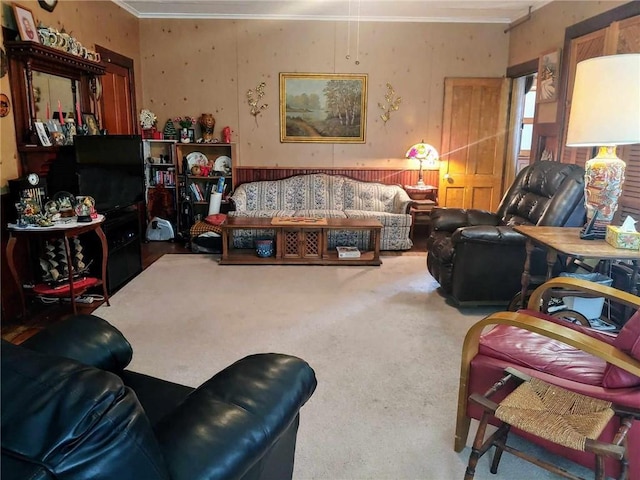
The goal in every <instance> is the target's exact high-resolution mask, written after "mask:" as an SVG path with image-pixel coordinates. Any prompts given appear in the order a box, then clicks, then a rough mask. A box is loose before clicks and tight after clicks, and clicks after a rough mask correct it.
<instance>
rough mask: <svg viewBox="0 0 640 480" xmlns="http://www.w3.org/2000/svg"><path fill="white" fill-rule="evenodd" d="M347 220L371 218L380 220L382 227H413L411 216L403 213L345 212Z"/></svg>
mask: <svg viewBox="0 0 640 480" xmlns="http://www.w3.org/2000/svg"><path fill="white" fill-rule="evenodd" d="M344 213H345V214H346V216H347V218H371V219H374V220H378V221H379V222H380V223H381V224H382V227H383V228H384V227H407V228H409V227H410V226H411V215H406V214H403V213H387V212H370V211H367V210H345V211H344Z"/></svg>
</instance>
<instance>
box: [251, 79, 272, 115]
mask: <svg viewBox="0 0 640 480" xmlns="http://www.w3.org/2000/svg"><path fill="white" fill-rule="evenodd" d="M266 86H267V84H266V83H265V82H260V83H259V84H258V86H257V87H256V88H255V89H253V90H248V91H247V103H248V104H249V106H250V107H251V109H250V110H249V113H250V114H251V115H253V117H254V118H255V120H256V125H258V115H260V113H261V112H262V110H264V109H265V108H267V107H269V105H268V104H266V103H264V104H262V105H260V100H261V99H262V97H264V89H265V87H266Z"/></svg>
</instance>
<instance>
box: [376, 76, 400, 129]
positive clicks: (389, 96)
mask: <svg viewBox="0 0 640 480" xmlns="http://www.w3.org/2000/svg"><path fill="white" fill-rule="evenodd" d="M384 100H385V102H386V103H382V102H379V103H378V107H380V108H381V109H382V110H383V111H384V113H382V114H381V115H380V118H381V119H382V121H383V122H384V123H385V125H386V123H387V122H388V121H389V119H390V118H391V112H395V111H397V110H398V109H399V108H400V103H401V102H402V97H398V96H396V91H395V90H394V89H393V87H392V86H391V84H390V83H387V93H386V94H385V96H384Z"/></svg>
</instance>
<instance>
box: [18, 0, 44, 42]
mask: <svg viewBox="0 0 640 480" xmlns="http://www.w3.org/2000/svg"><path fill="white" fill-rule="evenodd" d="M13 16H14V18H15V20H16V26H17V27H18V31H19V32H20V39H21V40H22V41H23V42H35V43H40V37H39V36H38V29H37V28H36V22H35V21H34V20H33V13H32V12H31V10H29V9H28V8H26V7H23V6H22V5H18V4H16V3H14V4H13Z"/></svg>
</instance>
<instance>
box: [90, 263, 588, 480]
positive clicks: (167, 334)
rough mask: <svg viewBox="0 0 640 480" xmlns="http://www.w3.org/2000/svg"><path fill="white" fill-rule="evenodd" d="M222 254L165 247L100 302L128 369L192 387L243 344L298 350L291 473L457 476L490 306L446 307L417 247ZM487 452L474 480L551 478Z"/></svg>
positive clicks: (243, 349)
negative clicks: (480, 329) (458, 412)
mask: <svg viewBox="0 0 640 480" xmlns="http://www.w3.org/2000/svg"><path fill="white" fill-rule="evenodd" d="M217 258H218V257H217V256H210V255H165V256H164V257H162V258H161V259H160V260H158V261H157V262H155V263H154V264H153V265H151V267H149V268H148V269H147V270H145V271H144V272H143V273H142V274H141V275H140V276H138V277H137V278H135V279H134V280H133V281H131V283H129V284H128V285H127V286H126V287H125V288H124V289H122V290H121V291H120V292H118V293H116V294H115V295H114V296H113V298H112V299H111V302H112V306H111V307H107V306H102V307H100V309H99V310H97V311H96V314H97V315H99V316H102V317H103V318H105V319H107V320H109V321H110V322H111V323H113V324H114V325H116V326H117V327H118V328H119V329H121V330H122V332H123V333H124V334H125V336H126V337H127V338H128V339H129V341H130V342H131V344H132V345H133V349H134V358H133V362H132V364H131V369H132V370H137V371H141V372H144V373H148V374H152V375H156V376H159V377H162V378H165V379H168V380H172V381H174V382H178V383H183V384H187V385H191V386H197V385H198V384H200V383H201V382H203V381H205V380H206V379H208V378H209V377H210V376H211V375H213V374H214V373H215V372H217V371H219V370H221V369H222V368H224V367H225V366H227V365H229V364H230V363H232V362H234V361H236V360H237V359H239V358H241V357H243V356H245V355H248V354H251V353H256V352H282V353H288V354H292V355H296V356H299V357H301V358H304V359H305V360H307V361H308V362H309V363H310V364H311V366H312V367H313V368H314V369H315V371H316V374H317V377H318V388H317V390H316V393H315V394H314V395H313V397H311V400H310V401H309V403H307V405H305V406H304V407H303V409H302V412H301V424H300V430H299V435H298V444H297V452H296V466H295V478H296V479H297V480H312V479H323V480H325V479H326V480H341V479H344V480H352V479H389V480H404V479H427V480H430V479H445V480H446V479H462V477H463V475H464V469H465V466H466V463H467V460H468V455H469V448H466V449H465V450H464V451H463V452H462V453H461V454H457V453H455V452H454V451H453V448H452V445H453V431H454V423H455V409H456V401H457V388H458V378H459V358H460V349H461V345H462V339H463V337H464V334H465V333H466V330H467V329H468V327H469V326H470V325H471V324H472V323H474V322H475V321H477V320H478V319H480V318H482V317H483V316H484V315H485V314H487V313H489V312H490V310H488V309H469V310H458V309H456V308H453V307H451V306H449V305H447V304H446V302H445V300H444V299H443V297H442V296H441V295H439V294H438V293H437V292H436V288H437V284H436V283H435V281H434V280H433V279H432V278H431V277H430V276H429V274H428V273H427V269H426V265H425V256H388V257H384V258H383V265H382V266H381V267H347V266H345V267H340V266H337V267H322V266H259V267H256V266H220V265H218V264H217V261H216V260H217ZM470 441H471V440H470ZM489 460H490V456H489V455H485V457H483V458H482V459H481V462H480V463H479V466H478V471H477V474H476V479H478V480H485V479H496V480H506V479H509V480H511V479H533V478H535V479H550V478H556V477H554V476H553V475H551V474H548V473H547V472H544V471H541V470H540V469H538V468H537V467H534V466H532V465H529V464H526V463H524V462H522V461H520V460H518V459H516V458H514V457H512V456H510V455H507V454H505V455H504V457H503V460H502V464H501V466H500V470H499V473H498V475H491V474H490V473H489V471H488V470H489V466H488V464H489ZM579 472H580V470H579ZM581 473H583V472H581ZM583 474H584V473H583Z"/></svg>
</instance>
